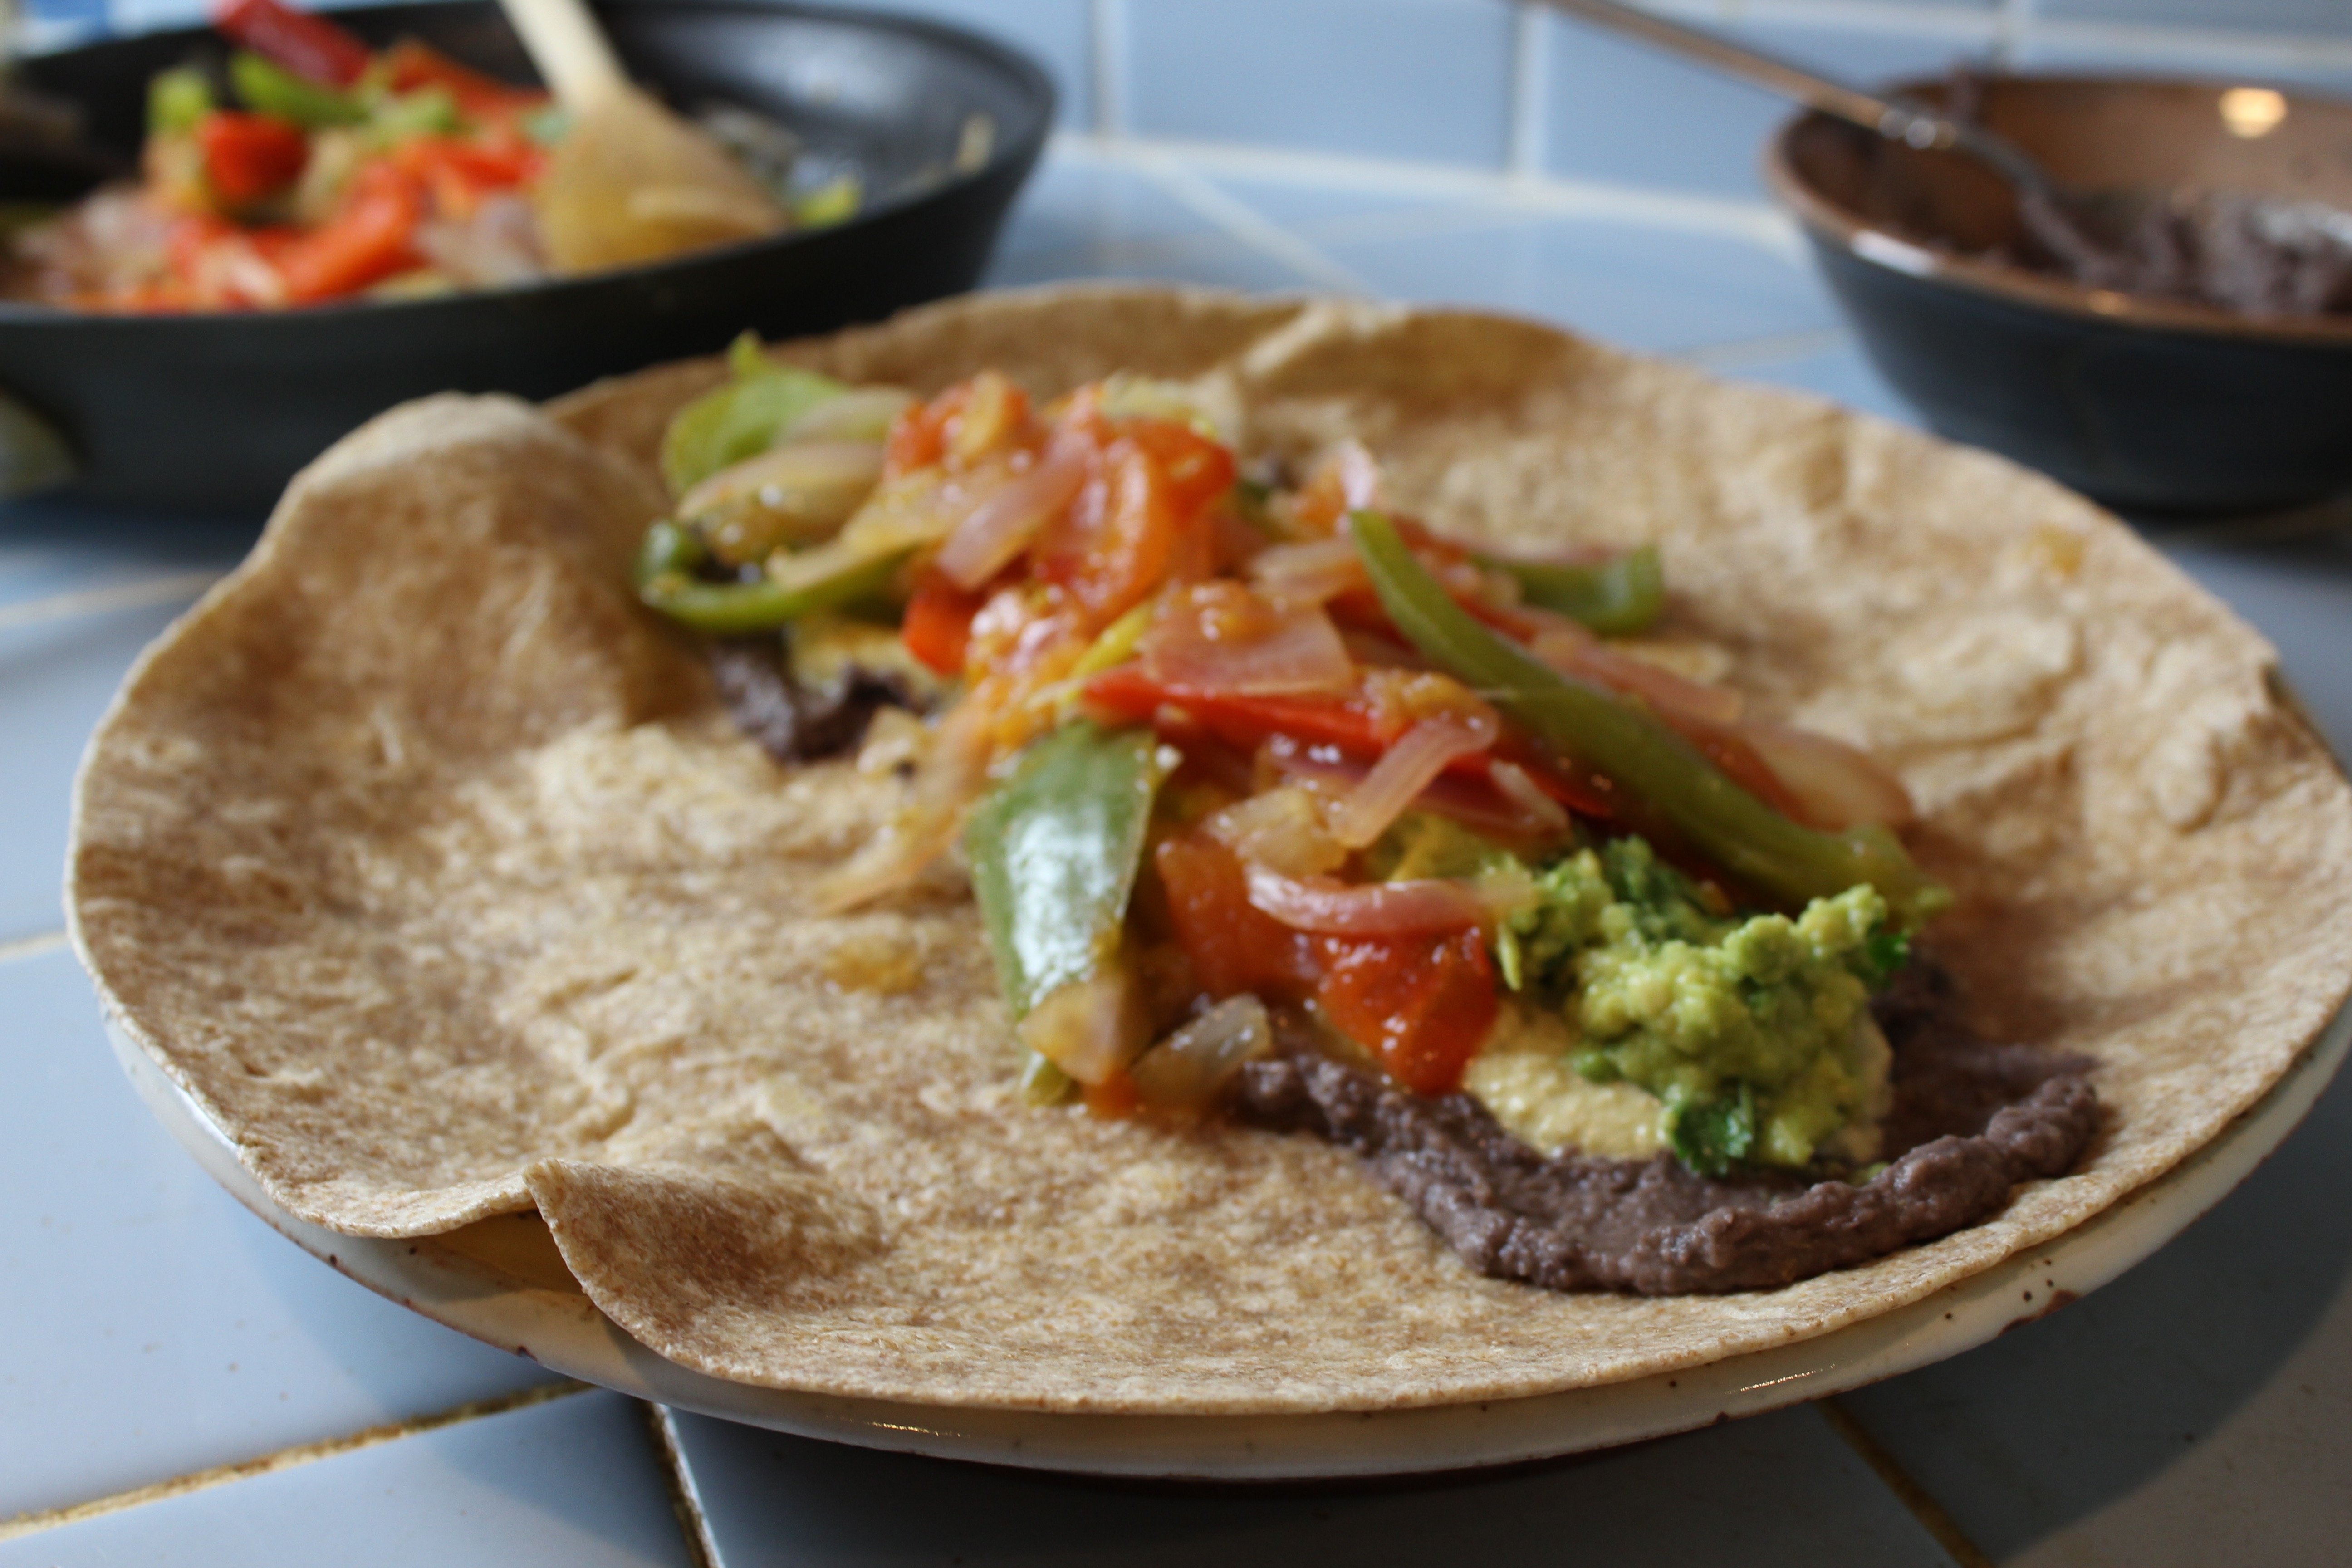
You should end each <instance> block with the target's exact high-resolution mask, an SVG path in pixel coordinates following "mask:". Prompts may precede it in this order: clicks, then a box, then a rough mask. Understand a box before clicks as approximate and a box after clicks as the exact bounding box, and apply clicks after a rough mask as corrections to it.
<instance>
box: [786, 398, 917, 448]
mask: <svg viewBox="0 0 2352 1568" xmlns="http://www.w3.org/2000/svg"><path fill="white" fill-rule="evenodd" d="M914 403H915V395H914V394H913V393H911V392H902V391H900V390H899V389H898V387H895V386H853V387H851V388H850V389H849V390H848V391H846V392H845V393H843V394H842V395H840V396H838V397H828V398H826V399H825V400H824V402H822V403H820V404H818V405H816V406H815V407H814V408H812V409H810V410H809V411H808V412H807V413H806V414H803V415H802V416H800V417H799V418H798V419H795V420H793V422H792V424H791V425H789V426H786V427H785V429H784V432H783V439H785V440H787V441H881V440H886V439H887V438H888V437H889V434H890V426H891V425H892V424H893V423H894V422H895V421H896V420H897V419H898V416H899V415H901V414H903V413H905V412H906V411H907V410H908V408H910V407H912V406H913V405H914Z"/></svg>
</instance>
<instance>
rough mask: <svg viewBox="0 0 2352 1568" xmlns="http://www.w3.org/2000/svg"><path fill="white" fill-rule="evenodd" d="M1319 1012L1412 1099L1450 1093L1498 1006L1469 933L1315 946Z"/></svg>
mask: <svg viewBox="0 0 2352 1568" xmlns="http://www.w3.org/2000/svg"><path fill="white" fill-rule="evenodd" d="M1318 945H1319V947H1320V949H1321V953H1322V959H1323V980H1322V984H1320V985H1319V986H1318V987H1317V990H1316V995H1317V998H1318V1000H1319V1001H1320V1002H1321V1003H1322V1004H1323V1010H1324V1012H1325V1013H1326V1014H1327V1015H1328V1016H1329V1017H1330V1019H1331V1021H1332V1022H1333V1023H1334V1024H1337V1025H1338V1026H1339V1027H1340V1028H1341V1029H1342V1030H1344V1031H1346V1033H1347V1035H1348V1037H1349V1038H1350V1039H1352V1040H1354V1041H1355V1042H1356V1043H1357V1044H1358V1045H1360V1046H1363V1047H1366V1048H1367V1049H1369V1050H1371V1051H1374V1052H1377V1053H1378V1054H1379V1056H1380V1058H1381V1063H1382V1064H1383V1065H1384V1066H1386V1067H1387V1068H1388V1069H1389V1071H1390V1072H1391V1074H1393V1075H1394V1076H1395V1078H1396V1079H1397V1080H1398V1081H1399V1082H1400V1083H1402V1084H1403V1085H1404V1086H1405V1087H1406V1088H1407V1089H1412V1091H1413V1092H1414V1093H1416V1094H1448V1093H1451V1092H1452V1091H1453V1090H1454V1089H1459V1088H1460V1087H1462V1070H1463V1069H1464V1068H1466V1067H1468V1066H1469V1065H1470V1058H1473V1057H1475V1056H1476V1055H1477V1054H1478V1047H1480V1046H1481V1045H1484V1044H1485V1043H1486V1036H1487V1034H1488V1033H1489V1032H1490V1031H1491V1030H1492V1029H1493V1028H1494V1026H1495V1018H1496V1014H1497V1013H1498V1012H1499V1011H1500V1010H1501V1006H1502V1004H1501V1002H1500V1001H1499V1000H1498V999H1497V997H1496V992H1495V964H1494V961H1493V960H1492V959H1490V958H1488V957H1487V956H1486V938H1485V937H1484V936H1483V935H1482V934H1481V933H1480V932H1479V931H1477V930H1475V928H1473V929H1470V930H1465V931H1452V932H1448V933H1447V934H1445V935H1443V936H1438V937H1434V938H1432V937H1426V936H1422V937H1391V938H1381V939H1347V938H1339V937H1325V938H1322V939H1321V940H1320V942H1319V944H1318Z"/></svg>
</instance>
